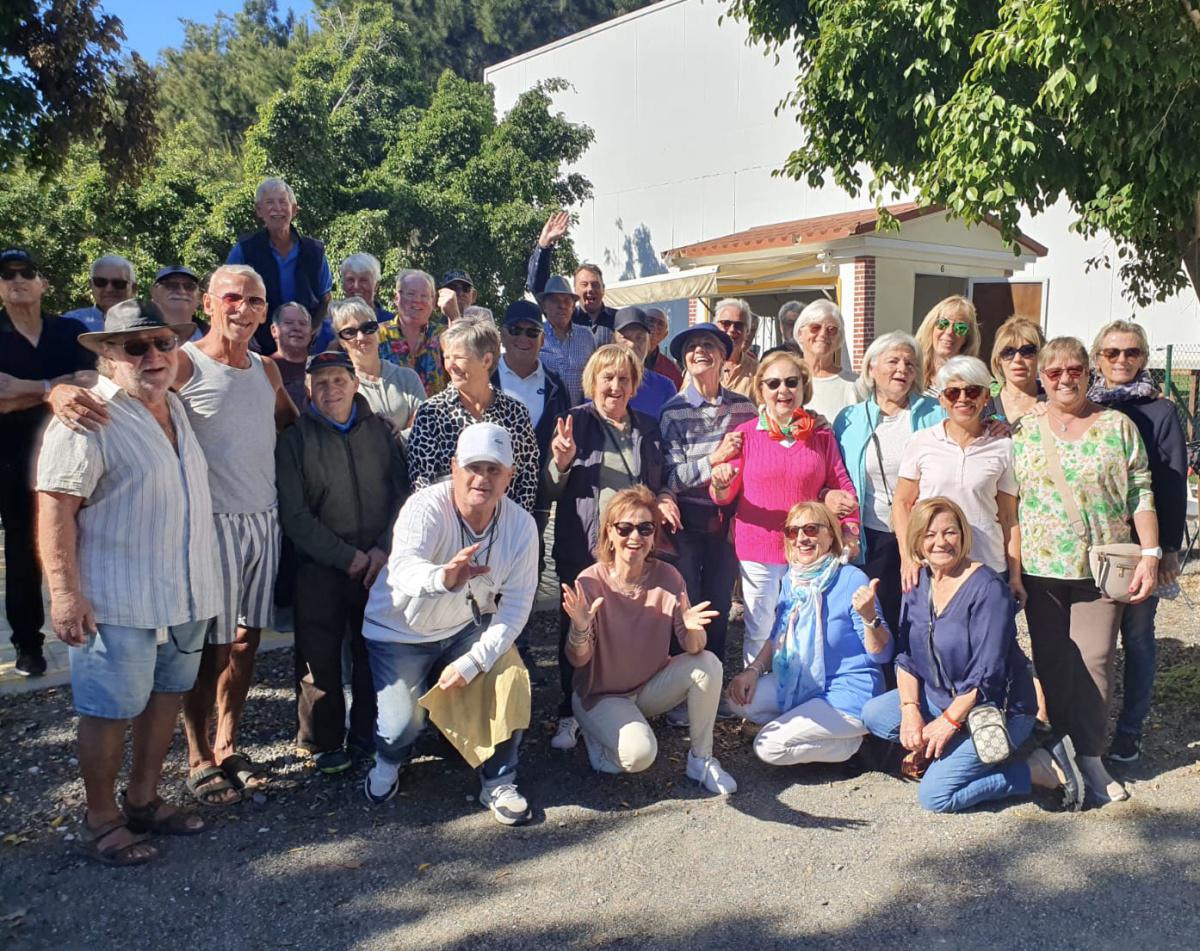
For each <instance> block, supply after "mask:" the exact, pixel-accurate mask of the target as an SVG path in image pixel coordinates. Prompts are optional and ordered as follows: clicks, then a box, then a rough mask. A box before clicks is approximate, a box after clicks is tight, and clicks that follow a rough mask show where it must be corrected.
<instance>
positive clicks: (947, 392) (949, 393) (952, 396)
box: [942, 383, 983, 403]
mask: <svg viewBox="0 0 1200 951" xmlns="http://www.w3.org/2000/svg"><path fill="white" fill-rule="evenodd" d="M964 393H965V394H966V395H967V399H969V400H977V399H979V397H981V396H982V395H983V387H982V386H979V385H978V384H976V383H972V384H971V385H970V386H948V387H946V388H945V389H944V390H942V395H943V396H944V397H946V399H948V400H949V401H950V402H951V403H957V402H958V398H959V397H960V396H962V395H963V394H964Z"/></svg>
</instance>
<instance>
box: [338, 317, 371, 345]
mask: <svg viewBox="0 0 1200 951" xmlns="http://www.w3.org/2000/svg"><path fill="white" fill-rule="evenodd" d="M378 330H379V321H378V320H368V321H367V322H366V323H365V324H359V325H358V326H357V327H343V328H342V329H341V330H339V331H338V332H337V335H338V337H339V338H340V339H341V340H353V339H354V338H355V337H357V336H358V335H359V334H362V335H363V336H364V337H369V336H371V334H373V333H375V332H376V331H378Z"/></svg>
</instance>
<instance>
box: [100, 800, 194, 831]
mask: <svg viewBox="0 0 1200 951" xmlns="http://www.w3.org/2000/svg"><path fill="white" fill-rule="evenodd" d="M121 802H122V805H123V807H124V809H125V818H126V819H127V820H128V825H129V828H130V830H131V831H133V832H149V833H152V834H154V835H199V834H200V833H201V832H203V831H204V830H205V828H206V826H205V824H204V820H203V819H201V820H200V824H199V825H198V826H195V825H190V824H189V821H188V820H190V819H192V817H193V816H194V817H195V818H197V819H200V816H199V815H197V814H196V813H194V812H191V811H189V810H187V809H174V810H172V811H171V812H169V813H167V814H166V815H165V816H162V817H160V816H159V814H158V813H159V810H160V809H162V807H163V806H165V805H167V803H166V802H165V801H164V800H163V798H162V796H155V797H154V798H153V799H151V800H150V801H149V802H148V803H146V805H144V806H133V805H130V804H129V790H125V792H123V793H121Z"/></svg>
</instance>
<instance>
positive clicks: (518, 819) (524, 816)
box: [479, 783, 532, 826]
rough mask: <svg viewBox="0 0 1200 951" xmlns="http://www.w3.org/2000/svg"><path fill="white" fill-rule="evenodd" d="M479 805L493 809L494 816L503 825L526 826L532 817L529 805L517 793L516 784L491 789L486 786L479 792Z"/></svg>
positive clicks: (506, 784)
mask: <svg viewBox="0 0 1200 951" xmlns="http://www.w3.org/2000/svg"><path fill="white" fill-rule="evenodd" d="M479 804H480V805H481V806H487V808H489V809H491V810H492V815H493V816H495V817H496V821H497V822H499V823H500V824H501V825H506V826H520V825H524V824H525V823H526V822H528V821H529V820H530V818H531V816H532V812H531V811H530V809H529V803H527V802H526V801H525V797H524V796H522V795H521V794H520V792H518V791H517V787H516V784H515V783H502V784H501V785H499V786H492V787H491V788H490V789H489V788H488V787H487V786H484V787H483V788H482V789H480V790H479Z"/></svg>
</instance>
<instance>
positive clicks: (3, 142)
mask: <svg viewBox="0 0 1200 951" xmlns="http://www.w3.org/2000/svg"><path fill="white" fill-rule="evenodd" d="M124 39H125V31H124V29H123V28H122V26H121V21H120V20H118V19H117V18H116V17H113V16H108V15H107V14H104V13H103V12H102V11H100V10H99V9H98V8H97V0H50V2H42V0H0V170H3V171H8V170H9V169H11V168H12V167H13V164H14V162H19V163H20V164H22V165H24V166H27V167H37V168H39V169H41V170H43V171H49V170H53V169H55V168H57V167H58V166H59V165H61V163H62V162H63V161H64V160H65V158H66V156H67V153H68V151H69V150H70V147H71V145H72V143H74V142H76V141H85V142H87V143H88V144H89V145H90V147H91V148H93V149H95V150H96V152H97V154H98V155H99V156H100V158H101V160H102V161H103V163H104V166H105V168H106V170H107V171H108V172H109V173H111V174H112V175H113V176H116V177H129V176H131V175H133V174H135V173H136V171H137V169H138V168H140V166H141V165H142V164H144V163H145V162H146V161H148V160H149V159H150V158H151V157H152V156H153V154H154V148H155V142H156V126H155V122H154V111H155V109H156V106H157V99H156V95H155V85H154V80H153V74H152V71H151V70H150V68H149V66H147V65H146V63H145V61H143V60H142V59H141V57H139V56H138V55H137V54H136V53H134V54H132V55H131V56H129V57H123V56H122V55H121V41H122V40H124Z"/></svg>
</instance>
